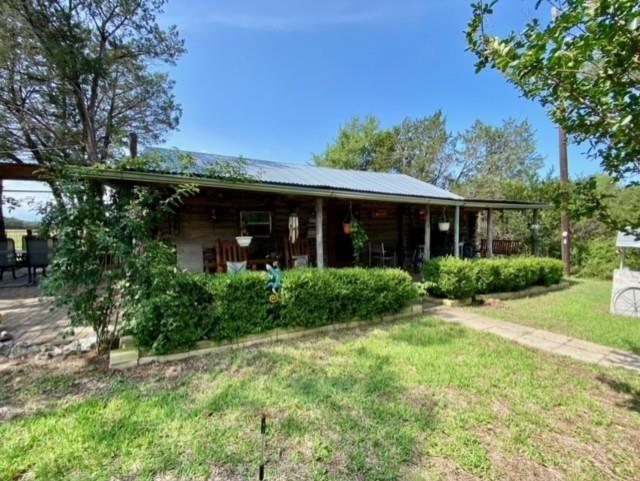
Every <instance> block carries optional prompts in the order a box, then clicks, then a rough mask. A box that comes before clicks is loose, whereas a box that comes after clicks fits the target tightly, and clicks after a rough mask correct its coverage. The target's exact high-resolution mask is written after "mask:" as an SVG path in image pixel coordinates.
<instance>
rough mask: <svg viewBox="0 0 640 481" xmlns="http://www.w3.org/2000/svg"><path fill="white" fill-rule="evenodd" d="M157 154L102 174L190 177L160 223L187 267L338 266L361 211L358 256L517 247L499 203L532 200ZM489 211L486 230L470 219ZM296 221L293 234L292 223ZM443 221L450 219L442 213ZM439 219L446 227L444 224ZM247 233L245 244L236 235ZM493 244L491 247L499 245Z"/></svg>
mask: <svg viewBox="0 0 640 481" xmlns="http://www.w3.org/2000/svg"><path fill="white" fill-rule="evenodd" d="M151 152H152V155H153V156H154V157H156V158H157V159H158V161H157V162H152V166H150V167H149V168H145V169H144V170H103V171H99V172H97V173H96V174H94V175H95V176H97V177H99V178H102V179H104V180H108V181H120V182H131V183H147V184H148V183H151V184H178V183H185V182H190V183H194V184H197V185H198V186H199V188H200V190H199V193H198V194H197V195H194V196H192V197H190V198H187V199H186V200H185V203H184V205H183V206H182V207H181V208H180V209H179V210H178V211H177V212H176V213H175V215H174V217H173V218H172V219H171V221H170V222H169V223H168V225H166V226H162V227H161V230H162V231H163V232H164V233H165V234H166V235H167V236H168V238H169V239H170V240H171V241H172V242H174V244H175V246H176V248H177V253H178V262H179V265H180V266H181V267H183V268H185V269H189V270H192V271H203V270H205V271H209V272H212V271H217V272H225V271H226V270H227V262H229V261H238V260H246V261H247V266H248V267H249V268H253V269H260V268H264V265H265V264H267V263H271V262H272V261H273V260H276V259H278V260H279V261H280V264H281V265H284V266H285V267H291V266H293V264H294V263H295V258H296V256H306V259H305V261H307V262H308V264H309V265H314V266H317V267H320V268H322V267H325V266H328V267H343V266H350V265H353V263H354V256H353V248H352V242H351V238H350V235H349V234H348V233H346V231H347V230H348V229H345V226H344V224H345V223H349V220H350V219H351V218H352V217H355V218H356V219H358V220H359V222H360V224H361V226H362V227H363V228H364V231H365V232H366V234H367V236H368V238H369V242H368V243H367V244H366V245H365V248H364V250H363V252H362V254H361V255H360V259H359V263H360V264H362V265H366V266H369V265H371V266H373V265H385V266H397V267H402V268H406V269H416V268H417V266H418V264H419V262H420V261H421V260H422V258H429V257H436V256H442V255H454V256H463V257H473V256H476V255H478V254H480V255H485V256H492V255H494V254H507V255H508V254H516V253H519V249H520V247H519V246H518V243H515V242H512V241H511V243H510V242H509V241H507V242H505V241H502V240H499V239H493V232H492V222H491V219H492V216H493V212H494V211H496V210H506V209H517V210H529V211H531V212H532V224H533V225H535V224H536V223H537V215H538V211H539V209H541V208H544V207H545V206H544V205H543V204H538V203H530V202H520V201H505V200H486V199H485V200H482V199H464V198H462V197H460V196H459V195H456V194H454V193H452V192H449V191H447V190H444V189H441V188H439V187H436V186H434V185H432V184H429V183H426V182H422V181H420V180H418V179H415V178H413V177H410V176H407V175H404V174H397V173H379V172H363V171H351V170H340V169H333V168H327V167H317V166H311V165H303V164H285V163H279V162H272V161H264V160H255V159H246V158H234V157H227V156H221V155H214V154H205V153H195V152H184V151H178V150H169V149H152V150H151ZM483 210H484V211H486V212H487V219H488V222H487V232H486V238H485V239H479V238H478V235H477V219H478V214H479V212H481V211H483ZM292 216H295V218H296V221H297V226H298V229H297V238H296V239H295V242H291V238H290V234H291V232H290V231H291V229H290V223H291V221H292ZM442 222H447V223H448V224H449V225H448V226H446V225H442V227H441V226H440V223H442ZM445 227H446V228H445ZM242 234H245V235H247V236H250V237H251V243H250V245H249V246H248V247H246V248H244V247H240V246H239V245H238V244H237V242H236V240H235V238H236V237H237V236H240V235H242ZM496 251H497V252H496Z"/></svg>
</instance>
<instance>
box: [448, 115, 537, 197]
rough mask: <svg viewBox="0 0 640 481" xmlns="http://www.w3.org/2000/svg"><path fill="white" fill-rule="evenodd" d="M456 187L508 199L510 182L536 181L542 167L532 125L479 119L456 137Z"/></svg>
mask: <svg viewBox="0 0 640 481" xmlns="http://www.w3.org/2000/svg"><path fill="white" fill-rule="evenodd" d="M457 149H458V154H457V155H458V156H459V159H460V160H459V162H458V166H457V171H456V174H455V180H454V183H453V188H454V189H455V190H456V191H457V192H460V193H461V194H462V195H463V196H467V197H477V198H505V197H507V196H506V193H507V192H506V191H505V189H504V187H505V186H508V185H509V184H510V183H514V182H515V183H522V184H524V185H531V184H534V183H535V182H536V181H537V179H538V175H539V174H538V173H539V171H540V169H541V168H542V166H543V157H542V156H541V155H540V154H539V153H538V151H537V149H536V142H535V135H534V132H533V129H532V128H531V125H530V124H529V122H528V121H526V120H524V121H522V122H518V121H516V120H514V119H507V120H505V121H504V122H503V124H502V125H501V126H499V127H494V126H491V125H488V124H485V123H484V122H482V121H480V120H476V122H475V123H474V124H473V126H471V127H470V128H469V129H467V130H466V131H464V132H462V133H461V134H460V135H459V136H458V138H457Z"/></svg>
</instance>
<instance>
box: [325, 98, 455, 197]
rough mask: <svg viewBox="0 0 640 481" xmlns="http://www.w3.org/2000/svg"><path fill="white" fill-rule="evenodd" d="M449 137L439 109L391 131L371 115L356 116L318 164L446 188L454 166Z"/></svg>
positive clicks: (450, 136)
mask: <svg viewBox="0 0 640 481" xmlns="http://www.w3.org/2000/svg"><path fill="white" fill-rule="evenodd" d="M452 137H453V136H452V135H451V134H450V133H449V132H448V131H447V127H446V119H445V117H444V115H443V114H442V112H441V111H440V110H438V111H436V112H435V113H434V114H433V115H430V116H426V117H422V118H419V119H411V118H409V117H407V118H405V119H404V120H403V121H402V123H401V124H400V125H398V126H395V127H393V128H390V129H382V128H381V127H380V122H379V121H378V119H377V118H376V117H374V116H372V115H370V116H368V117H366V118H365V120H364V121H361V120H360V119H359V118H358V117H354V118H352V119H351V121H350V122H349V123H347V124H346V125H344V126H342V127H341V128H340V130H339V131H338V136H337V138H336V140H335V142H334V143H333V144H330V145H328V146H327V148H326V150H325V152H324V153H323V154H321V155H314V157H313V158H314V161H315V163H316V164H317V165H322V166H327V167H337V168H339V169H353V170H372V171H377V172H399V173H403V174H408V175H411V176H412V177H415V178H417V179H421V180H424V181H426V182H431V183H434V184H437V185H440V186H442V187H446V185H447V184H448V183H449V180H450V172H451V168H452V166H453V164H454V163H455V155H454V150H453V144H452Z"/></svg>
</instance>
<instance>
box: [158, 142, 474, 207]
mask: <svg viewBox="0 0 640 481" xmlns="http://www.w3.org/2000/svg"><path fill="white" fill-rule="evenodd" d="M146 153H149V154H151V156H152V158H153V157H155V159H156V163H155V166H154V167H152V168H150V169H149V170H150V171H153V172H160V173H165V174H177V175H184V174H191V175H197V176H204V177H206V176H207V175H210V171H211V169H212V168H214V169H215V168H216V166H218V167H220V170H221V171H224V168H225V166H236V168H237V166H241V167H242V171H243V173H244V174H246V175H247V176H249V177H250V178H251V180H252V181H255V182H260V183H267V184H278V185H291V186H301V187H312V188H321V189H332V190H344V191H355V192H370V193H376V194H387V195H399V196H408V197H425V198H432V199H448V200H459V201H462V197H460V196H459V195H457V194H454V193H452V192H449V191H447V190H444V189H441V188H439V187H436V186H435V185H432V184H429V183H427V182H422V181H421V180H418V179H415V178H413V177H410V176H408V175H404V174H394V173H383V172H366V171H355V170H342V169H333V168H330V167H318V166H314V165H302V164H286V163H280V162H272V161H268V160H257V159H248V158H245V157H230V156H225V155H217V154H205V153H201V152H187V151H183V150H175V149H173V150H172V149H161V148H153V149H147V151H146ZM185 154H186V156H185ZM185 157H186V158H188V159H189V161H190V162H185V161H184V160H185Z"/></svg>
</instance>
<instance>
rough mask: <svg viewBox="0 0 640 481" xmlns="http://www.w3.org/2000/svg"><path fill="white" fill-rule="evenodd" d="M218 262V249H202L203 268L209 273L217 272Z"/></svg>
mask: <svg viewBox="0 0 640 481" xmlns="http://www.w3.org/2000/svg"><path fill="white" fill-rule="evenodd" d="M217 267H218V264H217V262H216V250H215V249H214V248H212V247H205V248H204V249H202V268H203V269H204V272H206V273H207V274H213V273H214V272H216V270H217Z"/></svg>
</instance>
